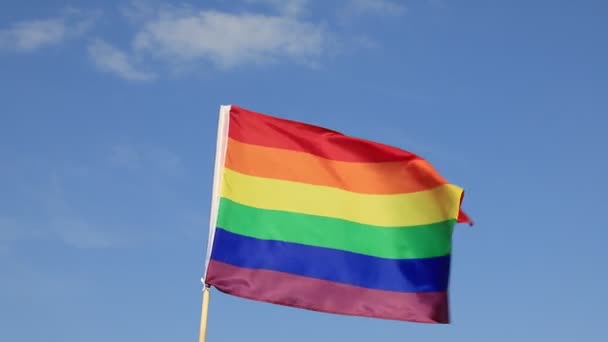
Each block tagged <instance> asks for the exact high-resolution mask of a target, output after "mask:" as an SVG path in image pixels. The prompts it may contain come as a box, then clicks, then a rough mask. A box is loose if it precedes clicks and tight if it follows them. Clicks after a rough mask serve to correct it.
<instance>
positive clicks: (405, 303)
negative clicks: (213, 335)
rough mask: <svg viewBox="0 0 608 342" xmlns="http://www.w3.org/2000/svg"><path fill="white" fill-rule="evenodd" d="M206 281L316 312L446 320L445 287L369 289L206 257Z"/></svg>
mask: <svg viewBox="0 0 608 342" xmlns="http://www.w3.org/2000/svg"><path fill="white" fill-rule="evenodd" d="M206 282H207V284H209V285H213V286H214V287H216V288H217V289H218V290H220V291H222V292H224V293H228V294H231V295H234V296H238V297H243V298H248V299H252V300H256V301H261V302H268V303H273V304H279V305H286V306H292V307H297V308H301V309H307V310H314V311H320V312H327V313H334V314H341V315H351V316H365V317H374V318H382V319H392V320H400V321H409V322H420V323H449V317H448V295H447V292H419V293H405V292H393V291H382V290H371V289H366V288H362V287H356V286H350V285H344V284H339V283H334V282H330V281H325V280H318V279H313V278H308V277H301V276H295V275H291V274H288V273H282V272H275V271H268V270H254V269H248V268H241V267H235V266H232V265H229V264H226V263H222V262H217V261H214V260H211V262H210V263H209V269H208V272H207V280H206Z"/></svg>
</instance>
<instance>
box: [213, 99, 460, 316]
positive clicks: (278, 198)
mask: <svg viewBox="0 0 608 342" xmlns="http://www.w3.org/2000/svg"><path fill="white" fill-rule="evenodd" d="M214 180H215V183H214V190H213V192H214V194H213V202H212V213H211V226H210V237H209V247H208V256H207V260H206V271H205V276H204V279H203V280H204V282H205V283H206V285H207V286H212V287H215V288H217V289H218V290H219V291H221V292H224V293H227V294H230V295H234V296H238V297H243V298H248V299H252V300H256V301H262V302H269V303H274V304H280V305H286V306H292V307H297V308H302V309H308V310H315V311H321V312H326V313H335V314H342V315H353V316H365V317H375V318H383V319H393V320H402V321H411V322H425V323H448V322H449V315H448V285H449V284H448V283H449V275H450V256H451V249H452V248H451V245H452V232H453V228H454V226H455V224H456V223H457V222H462V223H471V221H470V219H469V217H468V216H466V214H464V212H462V210H461V202H462V197H463V189H462V188H460V187H458V186H456V185H454V184H451V183H449V182H448V181H447V180H446V179H444V178H443V177H442V176H441V175H440V174H439V173H438V172H437V171H436V170H435V169H434V168H433V166H432V165H431V164H430V163H429V162H427V161H426V160H425V159H424V158H422V157H420V156H418V155H416V154H414V153H411V152H408V151H405V150H402V149H399V148H396V147H392V146H388V145H385V144H381V143H378V142H374V141H368V140H364V139H359V138H355V137H351V136H347V135H344V134H341V133H339V132H336V131H333V130H330V129H326V128H322V127H318V126H313V125H310V124H306V123H303V122H298V121H292V120H286V119H282V118H278V117H275V116H270V115H266V114H262V113H257V112H254V111H251V110H247V109H244V108H241V107H238V106H234V105H233V106H222V108H221V111H220V123H219V128H218V144H217V153H216V170H215V176H214Z"/></svg>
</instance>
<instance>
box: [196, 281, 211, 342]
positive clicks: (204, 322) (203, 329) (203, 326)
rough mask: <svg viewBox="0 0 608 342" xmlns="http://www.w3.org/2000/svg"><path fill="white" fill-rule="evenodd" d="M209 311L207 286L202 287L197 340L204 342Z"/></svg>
mask: <svg viewBox="0 0 608 342" xmlns="http://www.w3.org/2000/svg"><path fill="white" fill-rule="evenodd" d="M208 312H209V287H207V286H206V285H205V287H204V288H203V301H202V303H201V324H200V329H199V335H198V342H205V340H206V338H207V317H208V315H207V313H208Z"/></svg>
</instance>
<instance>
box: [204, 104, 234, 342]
mask: <svg viewBox="0 0 608 342" xmlns="http://www.w3.org/2000/svg"><path fill="white" fill-rule="evenodd" d="M229 116H230V105H222V106H220V111H219V117H218V123H217V139H216V146H215V164H214V170H213V187H212V196H211V212H210V215H209V239H208V241H207V255H206V257H205V271H204V273H203V277H202V278H201V282H202V283H203V296H202V297H203V298H202V302H201V322H200V326H199V336H198V341H199V342H205V340H206V338H207V317H208V312H209V293H210V288H209V285H208V284H207V282H206V281H205V280H206V279H207V271H208V269H209V261H210V260H211V249H212V248H213V239H214V238H215V225H216V223H217V214H218V211H219V199H220V191H221V183H222V182H221V179H222V170H223V167H224V162H225V159H226V149H227V147H228V125H229V120H230V119H229Z"/></svg>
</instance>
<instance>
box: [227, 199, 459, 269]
mask: <svg viewBox="0 0 608 342" xmlns="http://www.w3.org/2000/svg"><path fill="white" fill-rule="evenodd" d="M454 223H455V222H454V220H449V221H444V222H441V223H435V224H430V225H421V226H410V227H390V228H387V227H378V226H370V225H365V224H360V223H355V222H350V221H345V220H340V219H335V218H329V217H322V216H313V215H305V214H299V213H292V212H285V211H276V210H264V209H257V208H253V207H249V206H245V205H242V204H239V203H236V202H234V201H231V200H229V199H226V198H222V199H221V202H220V210H219V214H218V222H217V225H218V227H221V228H224V229H225V230H228V231H230V232H233V233H236V234H241V235H245V236H249V237H253V238H257V239H264V240H278V241H286V242H293V243H300V244H304V245H311V246H319V247H326V248H334V249H340V250H345V251H350V252H354V253H359V254H365V255H370V256H376V257H382V258H390V259H419V258H430V257H437V256H444V255H448V254H449V253H450V251H451V246H452V243H451V242H452V231H453V228H454Z"/></svg>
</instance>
